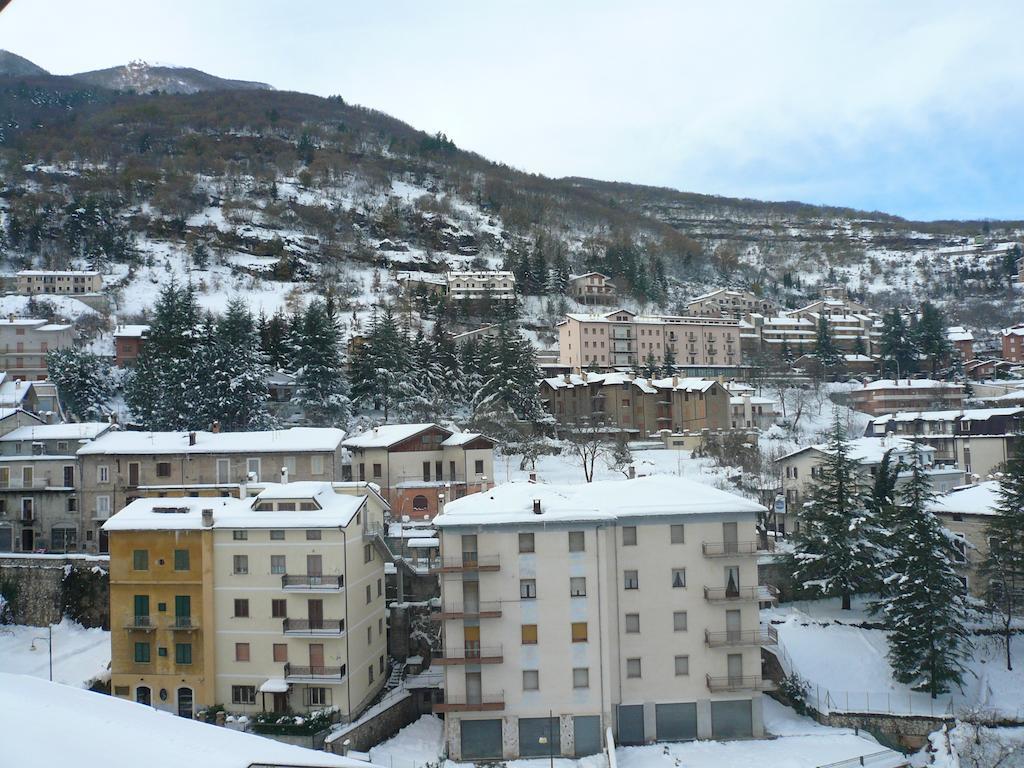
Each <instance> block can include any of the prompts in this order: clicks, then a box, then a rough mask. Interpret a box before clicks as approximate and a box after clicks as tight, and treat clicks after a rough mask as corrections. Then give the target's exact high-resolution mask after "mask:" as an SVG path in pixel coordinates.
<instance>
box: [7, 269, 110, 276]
mask: <svg viewBox="0 0 1024 768" xmlns="http://www.w3.org/2000/svg"><path fill="white" fill-rule="evenodd" d="M18 275H19V276H21V275H25V276H26V277H47V276H49V275H75V276H78V277H99V276H100V273H99V272H96V271H94V270H86V271H78V270H74V269H22V270H20V271H19V272H18Z"/></svg>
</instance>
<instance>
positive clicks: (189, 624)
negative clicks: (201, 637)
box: [171, 616, 199, 632]
mask: <svg viewBox="0 0 1024 768" xmlns="http://www.w3.org/2000/svg"><path fill="white" fill-rule="evenodd" d="M171 629H176V630H179V631H182V632H193V631H195V630H197V629H199V622H197V621H196V619H195V617H194V616H175V617H174V618H173V619H171Z"/></svg>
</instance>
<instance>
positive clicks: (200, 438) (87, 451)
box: [78, 427, 345, 456]
mask: <svg viewBox="0 0 1024 768" xmlns="http://www.w3.org/2000/svg"><path fill="white" fill-rule="evenodd" d="M190 434H192V433H189V432H108V433H107V434H105V435H103V436H102V437H100V438H98V439H96V440H94V441H93V442H92V443H90V444H89V445H86V446H83V447H82V448H80V449H79V450H78V455H79V456H88V455H92V454H129V455H131V454H145V453H150V454H158V453H159V454H182V453H183V454H189V453H194V454H201V453H248V454H254V453H269V452H274V453H277V452H288V453H293V452H294V453H307V452H322V451H336V450H337V449H338V446H339V445H341V441H342V440H343V439H344V438H345V432H344V431H343V430H340V429H335V428H333V427H292V428H291V429H278V430H271V431H268V432H195V433H194V434H195V444H194V445H192V444H190V439H189V435H190Z"/></svg>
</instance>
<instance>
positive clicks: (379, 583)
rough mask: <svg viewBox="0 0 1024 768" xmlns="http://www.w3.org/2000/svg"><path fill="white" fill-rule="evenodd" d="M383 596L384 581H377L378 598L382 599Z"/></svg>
mask: <svg viewBox="0 0 1024 768" xmlns="http://www.w3.org/2000/svg"><path fill="white" fill-rule="evenodd" d="M383 594H384V581H383V580H382V579H377V597H380V596H381V595H383Z"/></svg>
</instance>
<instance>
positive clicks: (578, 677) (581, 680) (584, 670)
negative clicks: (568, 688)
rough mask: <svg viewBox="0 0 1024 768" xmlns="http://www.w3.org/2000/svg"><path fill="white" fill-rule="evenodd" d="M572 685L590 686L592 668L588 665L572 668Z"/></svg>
mask: <svg viewBox="0 0 1024 768" xmlns="http://www.w3.org/2000/svg"><path fill="white" fill-rule="evenodd" d="M572 687H573V688H589V687H590V669H589V668H588V667H574V668H573V670H572Z"/></svg>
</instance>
